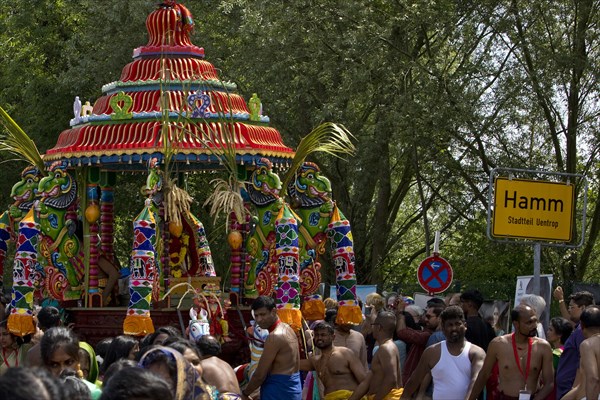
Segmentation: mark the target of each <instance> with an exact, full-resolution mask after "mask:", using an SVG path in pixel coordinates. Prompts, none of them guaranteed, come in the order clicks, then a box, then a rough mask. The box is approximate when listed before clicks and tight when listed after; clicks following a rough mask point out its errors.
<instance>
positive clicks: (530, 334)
mask: <svg viewBox="0 0 600 400" xmlns="http://www.w3.org/2000/svg"><path fill="white" fill-rule="evenodd" d="M511 318H512V321H513V326H514V327H515V331H514V333H511V334H508V335H503V336H498V337H497V338H495V339H494V340H492V342H491V343H490V346H489V347H488V351H487V354H486V356H485V361H484V362H483V367H482V369H481V371H480V372H479V375H478V376H477V380H476V381H475V385H474V387H473V391H472V392H471V396H470V397H469V400H475V398H476V397H477V393H479V392H481V390H483V388H484V386H485V383H486V381H487V379H488V377H489V375H490V372H491V371H492V368H493V367H494V364H495V363H496V362H497V363H498V367H499V370H500V384H499V385H498V393H497V394H496V396H495V397H494V398H495V399H497V400H533V399H545V398H546V397H547V396H548V395H549V394H550V393H551V392H552V388H553V387H554V371H553V368H552V348H551V347H550V344H549V343H548V342H547V341H545V340H544V339H540V338H537V337H536V336H535V335H536V332H537V322H538V320H537V317H536V314H535V311H534V310H533V309H532V308H531V307H529V306H526V305H522V304H521V305H518V306H517V307H515V308H514V309H513V310H512V312H511ZM540 378H541V382H544V385H543V386H542V387H538V382H540Z"/></svg>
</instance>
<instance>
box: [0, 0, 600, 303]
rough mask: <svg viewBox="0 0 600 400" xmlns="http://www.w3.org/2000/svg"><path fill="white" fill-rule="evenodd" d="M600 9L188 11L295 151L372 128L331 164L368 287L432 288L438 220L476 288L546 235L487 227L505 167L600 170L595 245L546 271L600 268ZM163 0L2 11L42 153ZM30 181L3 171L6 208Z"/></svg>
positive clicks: (1, 91)
mask: <svg viewBox="0 0 600 400" xmlns="http://www.w3.org/2000/svg"><path fill="white" fill-rule="evenodd" d="M599 5H600V2H599V1H598V0H574V1H564V0H557V1H554V2H551V4H549V3H548V2H539V1H534V2H525V1H522V0H510V1H507V0H484V1H482V2H477V3H473V2H465V1H448V0H436V1H415V0H395V1H381V0H375V1H370V2H367V3H365V2H360V1H346V2H338V1H332V0H320V1H314V0H299V1H295V2H251V1H248V0H218V1H216V0H215V1H203V2H191V1H190V2H187V4H186V6H187V7H188V8H190V10H191V11H192V13H193V15H194V17H195V21H196V30H195V35H194V37H193V40H194V42H195V43H196V44H197V45H199V46H203V47H204V48H205V50H206V57H207V59H208V60H209V61H211V62H212V63H213V64H214V65H215V66H216V67H217V68H219V69H220V71H221V77H222V78H223V79H229V80H233V81H235V82H236V83H237V84H238V87H239V89H240V91H241V92H242V94H243V95H244V97H245V98H249V97H250V96H251V95H252V93H258V94H259V96H260V98H261V100H262V102H263V105H264V107H265V113H266V114H268V115H269V116H270V117H271V123H272V125H273V126H275V127H277V128H278V129H279V130H280V131H281V132H283V134H284V139H285V141H286V142H287V143H288V144H289V145H291V146H294V145H296V144H297V143H298V141H299V139H300V138H301V137H302V136H303V135H305V134H306V133H308V132H310V131H311V129H312V128H314V127H315V126H317V125H318V124H319V123H321V122H324V121H332V122H339V123H342V124H344V125H345V126H346V127H347V128H348V129H349V130H350V132H352V133H353V134H354V135H355V136H356V143H355V145H356V147H357V154H356V156H355V157H354V158H353V159H351V160H348V161H343V160H338V159H335V158H333V157H324V156H323V157H320V158H319V159H318V160H316V161H317V162H318V163H319V164H320V165H321V166H322V168H323V170H324V171H325V174H326V175H327V176H328V177H329V178H330V179H331V180H332V181H333V182H334V185H333V186H334V187H333V189H334V197H335V198H336V200H337V201H338V204H339V205H340V207H341V208H342V209H343V210H344V213H345V214H346V216H348V218H349V219H350V221H351V223H352V226H353V233H354V239H355V246H356V248H355V251H356V261H357V269H358V274H359V275H358V276H359V280H360V281H361V282H368V283H377V284H380V285H383V286H385V287H386V288H392V287H395V286H402V285H406V284H407V283H408V282H414V281H415V274H414V271H415V269H416V267H417V266H418V264H419V262H420V261H421V260H422V259H423V258H425V256H427V255H429V254H430V253H431V252H432V251H433V249H432V247H433V240H434V232H435V231H440V232H441V235H442V242H441V247H440V251H441V254H442V256H444V257H445V258H447V259H448V260H449V261H450V262H451V263H452V265H453V267H454V268H455V277H456V279H459V280H460V281H461V283H462V284H463V285H480V286H484V285H486V284H493V283H494V282H496V283H497V282H506V281H510V282H514V276H515V275H521V274H530V273H531V271H532V267H531V266H532V264H533V261H532V251H531V249H530V247H529V246H516V245H507V244H498V243H495V242H491V241H489V240H488V239H487V237H486V236H485V231H486V210H487V207H488V196H487V193H488V185H489V174H490V171H491V170H492V169H493V168H495V167H511V168H522V169H528V170H545V171H558V172H566V173H579V174H584V175H585V176H586V177H587V179H588V181H589V189H588V203H587V205H585V206H586V207H585V208H584V204H582V202H577V204H576V206H577V209H578V214H579V215H581V213H586V215H587V218H588V222H589V223H588V226H587V228H586V232H581V226H579V225H580V224H579V219H577V217H576V220H575V225H576V226H577V228H576V237H577V239H578V238H579V237H580V235H581V234H585V241H584V246H583V247H582V248H580V249H571V250H565V249H560V248H551V247H544V249H543V253H542V270H543V272H545V273H554V274H555V277H556V279H558V280H559V281H561V282H567V283H568V282H572V281H575V280H597V279H598V278H600V276H599V275H600V272H599V270H600V268H599V263H598V261H597V258H598V257H597V256H596V255H597V252H598V248H597V247H598V246H597V245H596V242H597V239H598V232H599V231H600V196H598V186H599V184H600V182H599V181H598V162H597V154H598V149H599V147H598V146H599V142H598V138H599V137H600V135H599V132H598V129H599V128H598V123H597V121H598V116H599V113H600V101H599V100H600V99H599V96H598V71H599V70H600V66H599V65H598V64H599V60H600V57H599V51H600V46H599V44H600V38H599V32H600V30H599V29H598V23H599V22H600V15H599ZM154 7H155V4H154V2H149V1H142V0H131V1H127V2H111V3H110V4H108V3H106V2H92V1H90V0H74V1H69V2H66V1H64V0H42V1H38V2H30V1H25V0H14V1H12V2H10V5H8V4H5V3H3V4H2V5H0V70H2V71H3V73H2V75H0V104H2V106H3V107H4V108H6V109H7V110H8V111H9V112H10V113H11V115H12V116H13V118H15V119H16V120H17V121H18V122H19V123H20V124H21V126H23V127H24V128H25V130H26V131H27V132H29V133H30V134H31V135H32V136H33V137H34V138H35V140H36V142H37V143H38V146H39V147H40V148H41V150H44V149H45V148H48V147H49V146H52V145H53V143H54V141H55V140H56V138H57V136H58V133H59V132H60V131H61V130H62V129H64V128H65V127H66V126H67V124H68V120H69V119H70V118H71V105H72V101H73V98H74V96H75V95H79V96H80V98H81V99H83V100H84V101H85V100H91V101H93V100H94V99H95V98H97V97H99V96H100V90H99V89H100V87H101V85H102V84H105V83H108V82H111V81H113V80H116V79H118V76H119V74H120V71H121V68H122V67H123V66H124V65H125V64H126V63H127V62H129V60H130V57H131V50H132V49H133V48H135V47H138V46H140V45H142V44H144V43H145V42H146V36H145V34H146V33H145V29H144V18H145V17H146V15H147V14H148V13H149V12H150V11H151V10H152V9H153V8H154ZM1 157H4V156H1ZM17 169H18V168H17ZM15 179H16V178H15ZM13 181H14V180H12V181H11V180H3V182H2V184H3V186H2V188H1V189H2V190H1V191H0V196H2V197H0V198H1V199H2V200H3V201H2V203H3V204H7V203H8V193H9V186H8V185H9V184H11V182H13ZM582 190H583V188H582V186H581V185H579V186H578V187H577V196H578V198H579V199H580V198H581V197H582ZM198 203H199V204H201V203H202V200H199V201H198ZM511 285H512V283H511ZM494 290H495V289H494ZM502 290H504V289H502ZM510 290H512V286H511V288H510ZM510 290H508V291H507V290H504V292H503V293H504V294H505V295H508V294H510ZM496 291H497V290H496Z"/></svg>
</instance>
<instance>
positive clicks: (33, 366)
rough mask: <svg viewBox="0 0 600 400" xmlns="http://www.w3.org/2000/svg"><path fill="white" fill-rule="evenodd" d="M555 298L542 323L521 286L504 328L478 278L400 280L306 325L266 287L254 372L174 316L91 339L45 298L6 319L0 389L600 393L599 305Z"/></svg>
mask: <svg viewBox="0 0 600 400" xmlns="http://www.w3.org/2000/svg"><path fill="white" fill-rule="evenodd" d="M554 298H555V299H556V301H557V302H558V304H559V308H560V313H561V315H560V316H557V317H554V318H552V319H550V323H549V325H548V329H547V330H545V331H544V329H542V328H541V326H542V324H541V323H540V320H541V313H543V310H544V309H546V307H545V306H546V304H545V301H544V300H543V298H541V297H540V296H535V295H527V296H524V297H523V298H522V299H521V301H520V303H519V304H517V305H516V306H515V307H514V308H513V309H512V311H511V313H510V317H511V321H512V329H510V330H511V331H510V332H509V333H505V332H504V330H503V329H498V327H495V326H494V327H493V326H492V325H491V324H490V323H489V322H487V321H486V320H485V319H483V318H482V317H481V315H480V313H479V310H480V308H481V306H482V304H483V300H484V299H483V296H482V295H481V293H480V292H478V291H477V290H470V291H465V292H463V293H460V294H453V295H449V296H447V297H446V298H445V299H442V298H436V297H434V298H431V299H430V300H429V301H427V304H426V306H425V307H424V308H422V307H420V306H418V305H416V304H414V301H413V300H412V298H410V297H407V296H403V295H401V294H396V293H391V294H388V295H387V296H382V295H380V294H378V293H371V294H369V295H368V296H367V297H366V299H365V304H364V320H363V323H362V324H361V325H359V326H355V325H350V324H340V323H338V322H339V321H338V319H337V318H336V317H337V303H336V302H335V301H334V300H332V299H326V300H325V306H326V312H325V318H324V319H323V320H314V321H305V324H304V328H303V329H302V331H301V332H296V331H294V330H293V329H292V328H291V327H290V326H289V325H287V324H286V323H283V322H282V321H281V320H280V318H279V315H278V313H277V308H276V306H275V302H274V300H273V298H271V297H267V296H260V297H258V298H257V299H256V300H255V301H254V302H253V304H252V306H251V308H252V314H253V318H254V324H253V326H254V329H255V330H256V331H257V332H261V333H260V335H254V336H252V335H250V337H254V338H255V339H252V340H253V341H254V346H256V347H257V348H260V357H259V358H256V359H254V358H253V360H252V361H251V362H250V365H252V364H254V365H253V367H251V368H248V370H251V371H252V373H251V374H250V375H247V376H244V375H243V374H240V373H239V371H236V370H234V369H233V368H232V366H230V365H229V364H228V363H226V362H225V361H223V360H222V359H221V358H219V355H220V351H221V344H220V341H219V340H218V339H217V338H215V337H213V336H210V335H205V336H202V337H201V338H199V339H198V340H197V341H195V342H192V341H190V340H188V339H185V338H184V335H185V333H182V332H180V331H178V330H177V329H176V328H173V327H170V326H165V327H160V328H158V329H156V331H155V332H154V333H152V334H149V335H147V336H146V337H144V338H143V339H141V340H139V339H138V338H133V337H130V336H125V335H122V336H117V337H115V338H106V339H104V340H102V341H100V342H98V343H96V344H95V346H91V345H89V344H88V343H85V342H81V341H79V340H78V338H77V337H76V335H75V334H74V333H73V331H72V330H71V329H69V328H67V327H64V326H62V322H61V321H62V320H61V317H60V313H59V310H57V309H56V308H54V307H44V308H41V309H40V310H39V312H38V313H37V315H36V320H37V324H38V329H39V333H38V334H36V335H35V337H34V340H32V341H31V342H29V343H22V339H21V338H19V337H16V336H14V335H12V334H11V333H10V332H8V329H7V324H6V319H4V320H3V321H2V324H0V345H1V346H2V352H1V354H0V357H1V365H0V398H1V399H7V400H8V399H11V400H12V399H15V400H20V399H44V400H45V399H47V400H56V399H75V400H79V399H81V400H88V399H94V400H96V399H104V400H121V399H150V400H152V399H157V400H170V399H177V400H188V399H189V400H192V399H223V400H227V399H244V400H248V399H253V400H257V399H261V400H316V399H324V400H345V399H350V400H359V399H369V400H371V399H376V400H381V399H384V400H391V399H400V398H403V399H412V398H418V399H434V400H444V399H446V400H458V399H471V400H475V399H491V400H505V399H519V400H521V399H548V400H554V399H567V400H569V399H576V400H580V399H585V398H587V399H598V398H600V378H599V370H600V308H599V307H598V306H597V305H595V304H594V297H593V295H592V294H591V293H589V292H585V291H583V292H577V293H574V294H572V295H571V296H570V297H569V298H568V299H566V298H565V297H564V293H563V291H562V289H561V288H560V287H558V288H557V289H556V290H555V291H554ZM261 338H262V339H261ZM301 342H304V345H301ZM301 350H303V351H301ZM242 370H243V369H242ZM236 372H238V373H237V374H236Z"/></svg>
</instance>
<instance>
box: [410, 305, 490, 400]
mask: <svg viewBox="0 0 600 400" xmlns="http://www.w3.org/2000/svg"><path fill="white" fill-rule="evenodd" d="M441 318H442V330H443V332H444V335H445V336H446V340H444V341H442V342H440V343H436V344H434V345H432V346H430V347H428V348H427V349H425V352H423V356H422V357H421V360H420V361H419V365H417V369H415V371H414V372H413V374H412V375H411V376H410V378H409V380H408V382H407V383H406V386H404V393H403V395H402V398H403V399H410V398H411V396H412V395H413V394H415V393H417V392H418V389H419V385H420V384H421V381H422V380H423V378H424V377H425V375H427V373H428V372H431V376H432V379H433V400H456V399H465V398H467V397H468V396H469V395H470V394H471V390H472V388H473V384H474V383H475V379H476V378H477V374H478V373H479V370H481V367H482V365H483V360H484V358H485V352H484V351H483V349H482V348H481V347H478V346H475V345H474V344H472V343H469V342H468V341H467V340H466V339H465V332H466V331H467V325H466V321H465V315H464V313H463V310H462V309H461V308H460V307H458V306H450V307H448V308H446V309H445V310H444V311H442V314H441Z"/></svg>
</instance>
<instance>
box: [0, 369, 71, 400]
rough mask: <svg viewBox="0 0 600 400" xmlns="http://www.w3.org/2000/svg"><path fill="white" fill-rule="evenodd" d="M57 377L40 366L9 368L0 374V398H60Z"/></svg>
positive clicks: (45, 399)
mask: <svg viewBox="0 0 600 400" xmlns="http://www.w3.org/2000/svg"><path fill="white" fill-rule="evenodd" d="M63 398H64V397H63V395H62V391H61V388H60V386H59V385H58V381H57V379H56V378H55V377H54V376H52V375H50V373H49V372H48V371H47V370H45V369H42V368H24V367H15V368H10V369H9V370H8V371H7V372H6V374H4V375H2V376H0V399H11V400H31V399H36V400H62V399H63Z"/></svg>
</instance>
